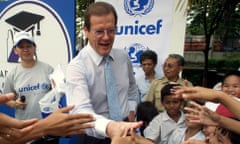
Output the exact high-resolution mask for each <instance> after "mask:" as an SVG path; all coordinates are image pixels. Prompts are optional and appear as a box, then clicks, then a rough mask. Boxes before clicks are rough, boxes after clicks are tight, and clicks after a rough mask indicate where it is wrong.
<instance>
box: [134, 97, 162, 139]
mask: <svg viewBox="0 0 240 144" xmlns="http://www.w3.org/2000/svg"><path fill="white" fill-rule="evenodd" d="M156 115H158V110H157V108H156V107H155V106H154V104H153V103H152V102H150V101H145V102H141V103H139V104H138V106H137V111H136V117H137V121H143V126H142V127H141V128H140V132H141V135H142V136H143V135H144V134H143V131H144V129H145V128H146V127H147V126H148V124H149V123H150V122H151V121H152V119H153V118H154V117H155V116H156Z"/></svg>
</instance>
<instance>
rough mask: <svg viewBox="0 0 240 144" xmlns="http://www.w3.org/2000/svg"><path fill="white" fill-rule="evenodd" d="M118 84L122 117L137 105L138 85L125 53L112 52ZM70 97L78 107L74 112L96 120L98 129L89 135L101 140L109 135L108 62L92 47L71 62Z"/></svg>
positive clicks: (67, 76) (68, 76)
mask: <svg viewBox="0 0 240 144" xmlns="http://www.w3.org/2000/svg"><path fill="white" fill-rule="evenodd" d="M109 55H110V57H111V58H112V59H113V60H112V61H110V64H111V66H112V69H113V72H114V76H115V79H116V85H117V89H118V96H119V100H120V101H119V103H120V107H121V112H122V113H121V115H122V118H123V119H124V118H126V117H127V116H128V114H129V112H130V111H135V108H136V105H137V96H138V92H137V86H136V81H135V78H134V75H133V69H132V63H131V61H130V60H129V57H128V55H127V53H125V51H123V50H120V49H112V50H111V53H110V54H109ZM66 83H67V84H66V96H67V103H68V105H75V108H74V110H72V113H92V114H93V115H94V117H95V118H96V121H95V128H93V129H88V130H87V134H88V135H91V136H95V137H98V138H101V137H102V136H106V133H105V132H106V127H107V124H108V123H109V122H110V121H111V120H110V119H108V117H109V114H108V103H107V95H106V87H105V78H104V61H103V57H102V56H100V55H99V54H98V53H97V52H96V51H95V50H94V49H93V48H92V47H91V46H90V45H89V44H88V45H87V46H86V47H85V48H83V49H82V50H81V51H80V52H79V54H78V55H77V56H76V57H75V58H74V59H73V60H72V61H71V62H70V64H69V65H68V67H67V73H66Z"/></svg>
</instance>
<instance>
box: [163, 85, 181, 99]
mask: <svg viewBox="0 0 240 144" xmlns="http://www.w3.org/2000/svg"><path fill="white" fill-rule="evenodd" d="M174 86H180V84H171V83H170V84H167V85H165V86H164V87H163V88H162V90H161V101H162V102H163V100H164V97H165V96H170V95H174V94H173V93H172V92H171V89H172V88H173V87H174Z"/></svg>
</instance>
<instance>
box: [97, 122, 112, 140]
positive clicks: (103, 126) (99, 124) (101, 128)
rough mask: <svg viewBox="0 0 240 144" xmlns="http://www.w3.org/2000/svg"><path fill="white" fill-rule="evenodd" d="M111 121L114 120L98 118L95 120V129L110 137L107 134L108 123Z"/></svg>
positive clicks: (98, 132) (100, 133)
mask: <svg viewBox="0 0 240 144" xmlns="http://www.w3.org/2000/svg"><path fill="white" fill-rule="evenodd" d="M111 121H112V120H109V119H105V118H99V119H97V120H96V122H95V130H96V132H97V134H99V135H102V136H104V137H109V136H108V135H107V134H106V131H107V125H108V123H109V122H111Z"/></svg>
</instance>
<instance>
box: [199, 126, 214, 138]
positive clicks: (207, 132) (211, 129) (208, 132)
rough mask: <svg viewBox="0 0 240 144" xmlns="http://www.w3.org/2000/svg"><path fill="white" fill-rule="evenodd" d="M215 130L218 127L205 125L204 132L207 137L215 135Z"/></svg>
mask: <svg viewBox="0 0 240 144" xmlns="http://www.w3.org/2000/svg"><path fill="white" fill-rule="evenodd" d="M215 129H216V126H208V125H204V126H203V130H202V131H203V133H204V134H205V136H210V135H211V134H214V132H215Z"/></svg>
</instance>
